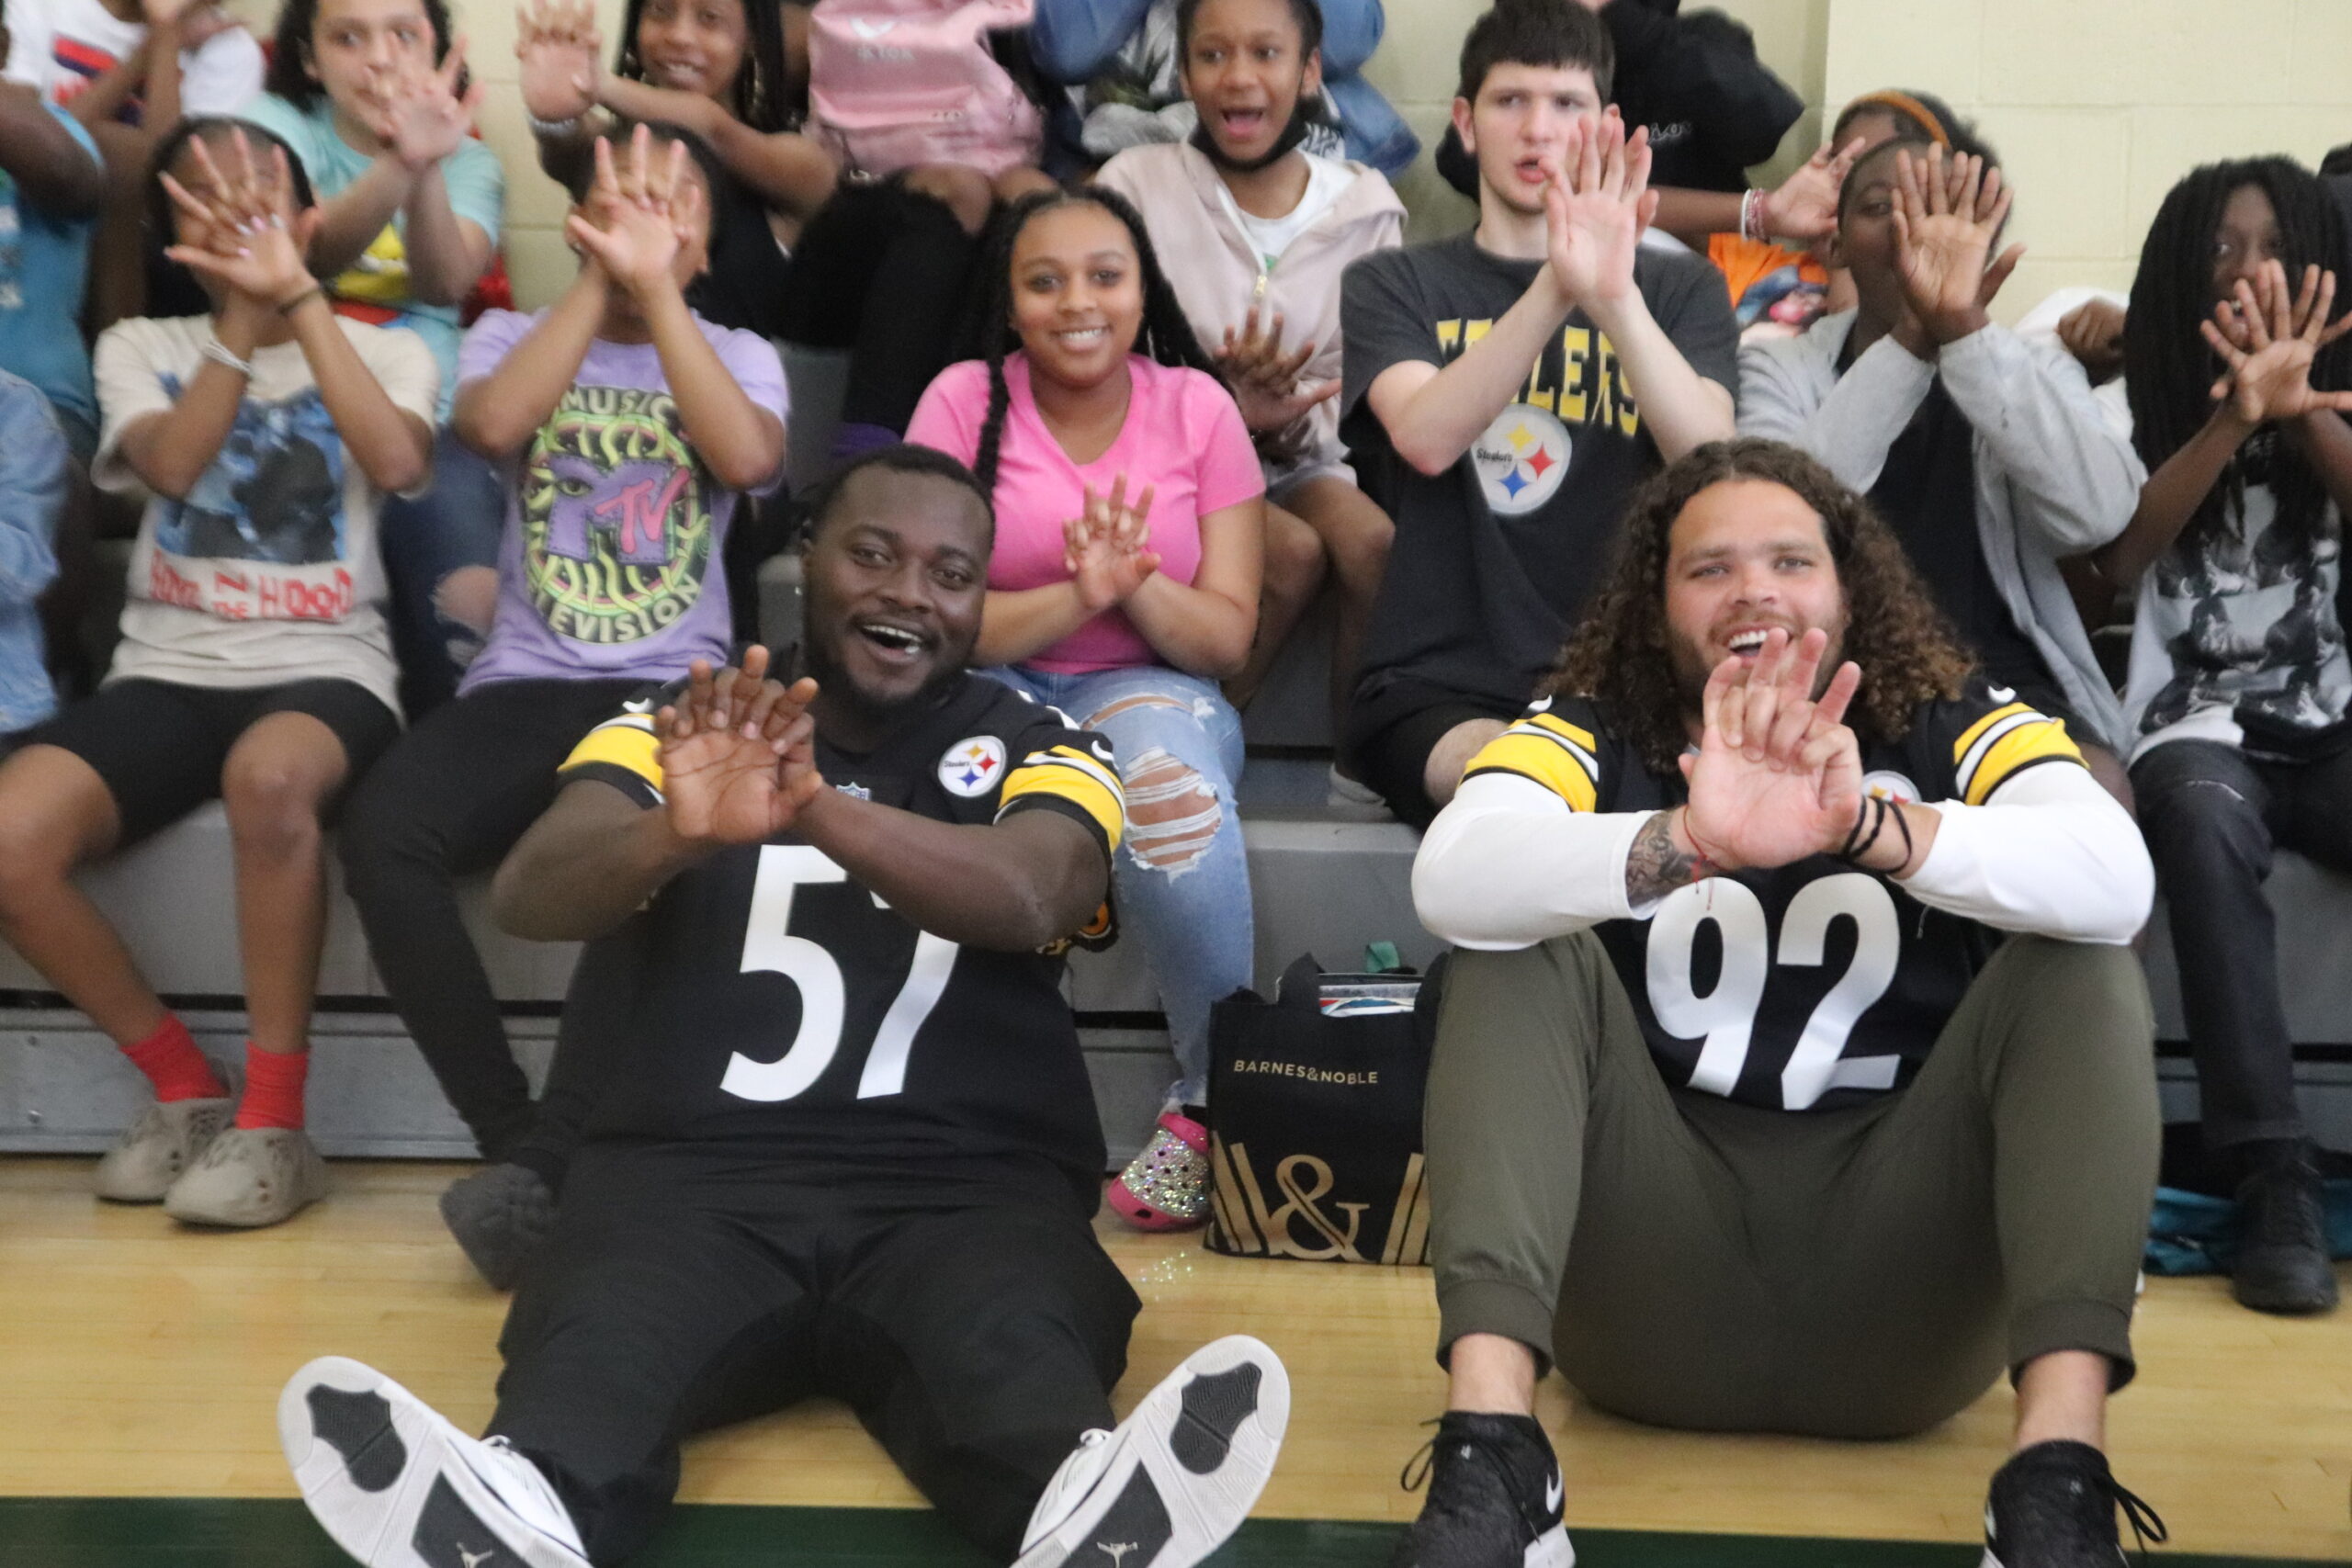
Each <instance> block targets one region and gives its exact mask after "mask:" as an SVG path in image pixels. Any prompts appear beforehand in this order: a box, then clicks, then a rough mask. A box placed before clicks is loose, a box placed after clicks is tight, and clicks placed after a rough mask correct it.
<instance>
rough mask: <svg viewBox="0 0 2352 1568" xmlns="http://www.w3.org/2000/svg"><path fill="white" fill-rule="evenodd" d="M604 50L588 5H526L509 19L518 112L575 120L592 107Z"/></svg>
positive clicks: (539, 1)
mask: <svg viewBox="0 0 2352 1568" xmlns="http://www.w3.org/2000/svg"><path fill="white" fill-rule="evenodd" d="M604 48H605V40H604V37H603V35H602V34H600V33H599V32H598V31H597V30H596V12H595V7H594V6H591V5H590V4H588V0H531V3H530V4H527V5H526V6H522V7H521V8H519V9H518V10H516V12H515V59H516V60H517V61H518V62H520V69H519V74H520V77H521V86H522V89H523V112H524V113H526V114H527V115H529V116H530V117H531V118H534V119H538V120H546V121H549V122H560V121H563V120H574V119H578V118H580V117H581V116H582V115H584V114H586V113H587V112H588V111H589V110H590V109H591V108H593V107H595V103H596V78H597V73H598V72H599V70H600V69H601V67H600V66H599V64H598V62H599V60H600V59H601V58H602V56H603V53H604Z"/></svg>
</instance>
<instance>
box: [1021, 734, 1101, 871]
mask: <svg viewBox="0 0 2352 1568" xmlns="http://www.w3.org/2000/svg"><path fill="white" fill-rule="evenodd" d="M1023 795H1056V796H1058V797H1059V798H1061V799H1063V800H1067V801H1069V803H1070V804H1071V805H1073V806H1076V807H1079V808H1080V810H1082V811H1084V812H1085V813H1086V814H1087V815H1088V816H1089V817H1091V818H1093V819H1094V822H1095V825H1096V826H1097V827H1099V828H1101V829H1103V837H1104V838H1105V839H1107V840H1110V843H1111V847H1112V848H1113V849H1117V848H1118V847H1119V837H1120V833H1121V830H1122V829H1124V828H1125V826H1126V819H1127V806H1126V797H1125V795H1123V794H1122V793H1121V792H1120V789H1119V781H1118V779H1117V778H1116V777H1115V776H1114V775H1113V773H1111V771H1110V770H1109V769H1107V768H1105V767H1103V764H1102V763H1100V762H1098V761H1095V760H1094V759H1093V758H1091V757H1090V756H1088V755H1087V754H1086V753H1085V752H1083V751H1080V750H1077V749H1076V748H1074V747H1069V746H1056V747H1054V748H1052V749H1051V750H1046V751H1032V752H1030V753H1029V755H1028V756H1026V757H1024V758H1023V759H1022V761H1021V765H1020V766H1019V767H1017V768H1015V769H1013V770H1012V773H1008V774H1006V775H1005V780H1004V783H1003V784H1000V785H998V786H997V802H998V804H997V810H996V814H997V816H998V817H1000V818H1001V817H1002V816H1003V815H1004V814H1005V812H1006V811H1007V810H1008V809H1010V808H1011V807H1012V803H1013V802H1014V801H1016V800H1018V799H1020V798H1021V797H1022V796H1023Z"/></svg>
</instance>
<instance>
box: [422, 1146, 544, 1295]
mask: <svg viewBox="0 0 2352 1568" xmlns="http://www.w3.org/2000/svg"><path fill="white" fill-rule="evenodd" d="M441 1223H442V1224H445V1225H447V1226H448V1227H449V1234H450V1235H453V1236H455V1237H457V1238H458V1247H461V1248H462V1249H464V1252H465V1255H466V1258H467V1259H468V1260H469V1262H471V1263H472V1264H473V1266H474V1268H475V1269H478V1270H480V1271H481V1277H482V1278H483V1279H484V1280H488V1281H489V1282H490V1288H491V1289H492V1290H493V1291H511V1290H513V1289H514V1288H515V1282H516V1281H517V1280H521V1279H522V1277H523V1270H524V1269H527V1268H528V1267H530V1263H531V1259H532V1258H537V1256H538V1255H539V1248H540V1247H543V1246H544V1245H546V1243H547V1239H548V1231H549V1230H550V1229H552V1228H553V1227H554V1225H555V1194H554V1193H552V1192H550V1191H548V1184H547V1182H546V1181H545V1180H543V1179H541V1178H540V1176H539V1173H538V1172H537V1171H536V1170H532V1169H530V1168H528V1167H526V1166H520V1165H493V1166H489V1167H486V1168H483V1169H481V1170H478V1171H475V1172H474V1173H473V1174H472V1175H471V1176H466V1177H460V1178H459V1179H457V1180H456V1181H453V1182H451V1183H450V1184H449V1187H448V1190H447V1191H445V1192H443V1193H442V1194H441Z"/></svg>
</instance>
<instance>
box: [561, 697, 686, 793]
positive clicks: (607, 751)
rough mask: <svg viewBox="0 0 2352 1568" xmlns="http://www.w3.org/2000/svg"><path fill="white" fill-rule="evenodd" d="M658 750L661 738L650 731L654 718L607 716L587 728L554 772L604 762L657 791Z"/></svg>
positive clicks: (659, 767)
mask: <svg viewBox="0 0 2352 1568" xmlns="http://www.w3.org/2000/svg"><path fill="white" fill-rule="evenodd" d="M661 753H662V741H661V739H660V737H658V736H656V735H655V734H654V733H653V721H652V720H650V719H649V718H643V717H639V716H637V715H635V714H631V715H629V716H627V717H624V718H611V719H606V720H605V722H604V723H602V724H600V725H598V726H597V727H596V728H594V729H592V730H590V731H589V732H588V734H587V736H586V738H585V739H582V741H581V742H580V744H579V745H577V746H574V747H573V748H572V749H571V756H569V757H566V758H565V759H564V760H563V766H562V767H561V768H559V769H558V770H557V772H558V773H570V772H571V770H572V769H574V768H581V767H585V766H587V765H588V764H589V763H591V762H604V763H607V764H609V765H611V766H613V767H616V768H620V769H622V770H624V771H626V772H628V773H635V774H636V775H637V776H638V777H639V778H641V779H643V780H644V781H645V782H646V783H647V784H651V785H652V786H653V788H654V789H655V791H656V792H657V793H658V792H659V791H660V790H661V788H662V760H661Z"/></svg>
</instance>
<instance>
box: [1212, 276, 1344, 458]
mask: <svg viewBox="0 0 2352 1568" xmlns="http://www.w3.org/2000/svg"><path fill="white" fill-rule="evenodd" d="M1315 346H1316V345H1315V343H1314V340H1313V339H1311V338H1310V339H1309V340H1308V341H1306V343H1304V344H1300V345H1299V346H1298V347H1297V348H1295V349H1294V350H1292V351H1291V352H1289V353H1287V354H1285V353H1284V352H1283V318H1282V314H1281V312H1279V311H1275V312H1272V313H1270V314H1269V315H1268V316H1267V317H1266V318H1265V319H1264V320H1263V321H1262V323H1261V318H1260V316H1259V314H1258V307H1257V306H1255V305H1252V306H1250V311H1249V314H1248V315H1247V316H1245V317H1244V318H1243V320H1242V324H1241V329H1240V331H1239V332H1238V333H1237V332H1236V331H1235V330H1234V329H1233V328H1231V327H1227V328H1226V329H1225V341H1224V343H1223V344H1220V345H1218V347H1217V350H1216V355H1214V357H1215V359H1216V367H1217V369H1218V370H1219V371H1220V372H1222V373H1223V375H1224V377H1225V382H1226V386H1227V388H1228V389H1231V391H1232V393H1233V401H1234V404H1235V406H1236V407H1238V409H1240V411H1241V423H1244V424H1246V425H1248V426H1249V427H1250V429H1251V430H1261V431H1273V430H1283V429H1286V428H1288V427H1289V426H1290V425H1291V424H1292V423H1295V422H1296V421H1297V420H1299V419H1301V418H1303V417H1304V416H1305V415H1306V412H1307V410H1309V409H1311V408H1313V407H1314V406H1315V405H1316V404H1317V403H1319V402H1323V401H1325V400H1329V399H1331V398H1334V397H1337V396H1338V395H1339V391H1340V383H1339V382H1337V381H1302V380H1300V379H1299V372H1300V371H1302V370H1304V369H1305V368H1306V362H1307V361H1308V360H1310V359H1312V358H1314V357H1315Z"/></svg>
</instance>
